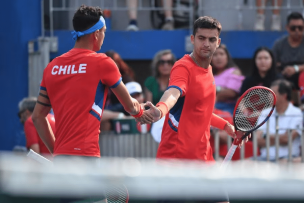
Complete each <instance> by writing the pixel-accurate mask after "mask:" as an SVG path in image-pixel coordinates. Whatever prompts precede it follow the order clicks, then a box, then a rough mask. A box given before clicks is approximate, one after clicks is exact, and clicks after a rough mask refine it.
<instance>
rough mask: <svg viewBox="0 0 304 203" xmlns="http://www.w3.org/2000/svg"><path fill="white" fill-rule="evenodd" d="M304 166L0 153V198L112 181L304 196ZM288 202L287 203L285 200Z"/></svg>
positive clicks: (143, 192) (234, 195)
mask: <svg viewBox="0 0 304 203" xmlns="http://www.w3.org/2000/svg"><path fill="white" fill-rule="evenodd" d="M303 171H304V165H303V164H296V165H283V164H281V165H278V164H274V163H266V162H263V163H261V162H256V161H246V162H237V163H231V164H230V165H229V166H228V168H227V170H225V171H221V170H220V166H219V165H218V164H204V163H202V162H199V161H181V160H180V161H177V160H176V161H173V160H172V161H155V159H151V160H138V159H134V158H127V159H118V158H116V159H100V160H99V161H98V162H94V163H93V162H88V161H87V160H83V159H71V158H70V157H69V158H67V159H64V160H62V163H58V165H57V166H54V167H51V166H48V165H41V164H39V163H33V162H31V160H27V159H26V157H21V156H4V155H1V154H0V196H1V193H2V194H9V195H16V196H30V197H65V196H70V195H73V197H83V196H88V195H89V196H98V195H100V194H102V193H103V192H102V191H103V190H104V189H106V188H108V186H109V185H120V184H123V185H125V186H126V188H127V189H128V191H129V196H130V201H131V200H134V199H146V200H148V199H150V200H151V199H154V200H158V199H162V198H173V199H174V198H176V199H202V198H212V197H218V193H219V192H218V191H219V190H221V189H224V190H226V191H227V192H228V194H229V198H230V199H239V198H242V199H263V198H268V199H282V198H291V199H301V200H304V192H303V188H304V173H303ZM287 202H288V201H287Z"/></svg>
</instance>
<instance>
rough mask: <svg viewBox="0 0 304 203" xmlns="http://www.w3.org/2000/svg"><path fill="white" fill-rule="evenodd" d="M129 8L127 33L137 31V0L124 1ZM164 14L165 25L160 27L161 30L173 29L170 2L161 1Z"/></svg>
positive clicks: (169, 0)
mask: <svg viewBox="0 0 304 203" xmlns="http://www.w3.org/2000/svg"><path fill="white" fill-rule="evenodd" d="M126 1H127V4H128V8H129V19H130V22H129V25H128V27H127V31H138V30H139V28H138V26H137V4H138V1H137V0H126ZM162 3H163V7H164V13H165V24H164V25H163V26H162V29H163V30H173V29H174V18H173V14H172V4H173V1H172V0H162Z"/></svg>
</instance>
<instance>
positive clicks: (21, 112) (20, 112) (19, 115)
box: [18, 109, 26, 119]
mask: <svg viewBox="0 0 304 203" xmlns="http://www.w3.org/2000/svg"><path fill="white" fill-rule="evenodd" d="M25 111H26V109H23V110H22V111H19V112H18V117H19V119H20V118H21V115H22V114H23V113H24V112H25Z"/></svg>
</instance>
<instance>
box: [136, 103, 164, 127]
mask: <svg viewBox="0 0 304 203" xmlns="http://www.w3.org/2000/svg"><path fill="white" fill-rule="evenodd" d="M144 106H145V107H149V109H148V110H146V111H145V112H147V113H149V114H150V115H151V116H152V117H153V122H156V121H158V120H159V119H160V115H161V112H160V110H159V109H158V108H157V107H156V106H154V105H153V104H152V103H151V102H149V101H148V102H147V103H145V105H144ZM141 124H145V123H141Z"/></svg>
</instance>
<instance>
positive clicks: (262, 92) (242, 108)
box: [235, 88, 274, 131]
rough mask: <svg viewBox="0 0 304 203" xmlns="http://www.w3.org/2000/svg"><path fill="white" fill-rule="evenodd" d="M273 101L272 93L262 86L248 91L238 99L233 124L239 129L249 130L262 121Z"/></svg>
mask: <svg viewBox="0 0 304 203" xmlns="http://www.w3.org/2000/svg"><path fill="white" fill-rule="evenodd" d="M273 103H274V96H273V94H272V93H271V92H270V91H269V90H267V89H263V88H259V89H253V90H252V91H249V92H248V93H247V94H246V95H245V96H244V97H243V98H242V100H241V101H240V103H239V105H238V107H237V110H236V112H235V125H236V126H237V128H238V129H239V130H241V131H250V130H252V129H254V128H255V127H256V126H257V125H259V124H260V123H261V122H263V121H264V119H259V118H260V116H264V117H266V116H267V115H268V114H269V113H270V111H271V109H272V107H273Z"/></svg>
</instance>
